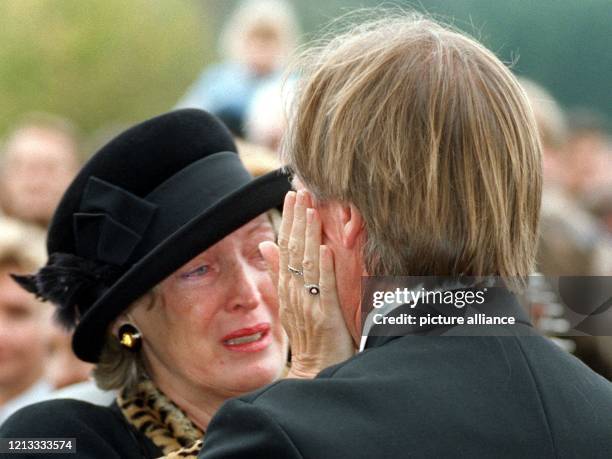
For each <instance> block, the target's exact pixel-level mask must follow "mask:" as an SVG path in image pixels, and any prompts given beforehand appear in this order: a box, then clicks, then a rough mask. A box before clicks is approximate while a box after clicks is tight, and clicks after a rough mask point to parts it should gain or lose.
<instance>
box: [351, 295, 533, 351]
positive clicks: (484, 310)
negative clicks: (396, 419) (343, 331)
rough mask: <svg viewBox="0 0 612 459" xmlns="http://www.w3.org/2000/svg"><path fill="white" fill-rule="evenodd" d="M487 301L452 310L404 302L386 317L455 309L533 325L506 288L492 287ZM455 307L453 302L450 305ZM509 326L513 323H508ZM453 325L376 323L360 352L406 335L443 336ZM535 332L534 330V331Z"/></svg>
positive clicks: (461, 313) (462, 313) (524, 324)
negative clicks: (513, 319) (386, 324)
mask: <svg viewBox="0 0 612 459" xmlns="http://www.w3.org/2000/svg"><path fill="white" fill-rule="evenodd" d="M485 298H486V301H485V302H484V303H483V304H481V305H471V306H469V307H465V308H461V309H458V308H454V307H452V308H451V309H449V305H440V304H421V305H420V307H419V308H412V307H411V305H410V304H402V305H399V306H397V307H396V308H393V309H391V310H390V311H388V312H387V313H386V314H385V316H386V317H387V316H397V317H399V316H400V315H401V314H405V313H408V314H412V315H417V316H422V315H427V314H431V315H449V311H452V312H453V313H454V315H461V316H466V315H470V314H485V315H487V316H488V317H500V316H506V317H510V316H512V317H514V318H515V321H516V323H517V324H520V325H523V326H527V327H533V325H532V324H531V322H530V321H529V317H528V315H527V312H526V311H525V310H524V308H523V307H522V306H521V305H520V304H519V302H518V300H517V298H516V296H515V295H514V294H513V293H512V292H510V291H509V290H507V289H505V288H499V287H496V288H489V289H488V292H487V294H486V295H485ZM451 306H452V305H451ZM508 327H510V326H508ZM452 328H453V326H446V325H429V326H425V327H416V326H414V327H411V326H409V325H403V326H395V327H394V326H386V327H383V326H381V325H375V326H373V327H372V328H370V329H369V331H368V333H367V335H365V336H363V337H362V339H361V346H360V348H359V350H360V351H363V350H365V349H371V348H375V347H379V346H383V345H385V344H387V343H388V342H390V341H392V340H394V339H397V338H401V337H402V336H407V335H416V336H437V335H443V334H445V333H446V332H448V331H449V330H450V329H452ZM534 333H535V331H534Z"/></svg>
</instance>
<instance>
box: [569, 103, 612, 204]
mask: <svg viewBox="0 0 612 459" xmlns="http://www.w3.org/2000/svg"><path fill="white" fill-rule="evenodd" d="M609 142H610V139H609V136H608V134H607V132H606V121H605V119H604V117H603V115H600V114H599V113H597V112H595V111H593V110H588V109H584V108H583V109H576V110H573V111H571V112H570V114H569V135H568V143H567V170H568V178H567V179H568V190H569V191H570V193H572V194H573V195H574V196H575V197H576V199H578V200H580V201H585V202H588V200H589V198H590V197H591V196H592V195H596V194H598V193H599V192H601V191H604V190H609V189H610V188H611V187H612V152H611V151H610V146H609Z"/></svg>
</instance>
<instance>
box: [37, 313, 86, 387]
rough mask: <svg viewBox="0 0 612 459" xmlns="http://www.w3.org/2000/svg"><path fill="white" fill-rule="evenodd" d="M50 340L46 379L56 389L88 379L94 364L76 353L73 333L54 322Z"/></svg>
mask: <svg viewBox="0 0 612 459" xmlns="http://www.w3.org/2000/svg"><path fill="white" fill-rule="evenodd" d="M49 341H50V348H51V349H50V354H49V356H48V358H47V364H46V366H45V379H46V380H47V381H48V382H49V383H50V384H51V385H52V386H53V387H55V388H56V389H59V388H61V387H65V386H69V385H71V384H76V383H79V382H82V381H86V380H87V379H88V378H89V376H90V374H91V370H92V369H93V365H92V364H91V363H87V362H83V361H82V360H79V359H78V358H77V356H76V355H74V352H73V351H72V333H70V332H68V331H66V330H65V329H64V328H63V327H62V326H61V325H59V324H55V323H53V324H52V325H51V330H50V338H49Z"/></svg>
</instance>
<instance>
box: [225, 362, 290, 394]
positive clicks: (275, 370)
mask: <svg viewBox="0 0 612 459" xmlns="http://www.w3.org/2000/svg"><path fill="white" fill-rule="evenodd" d="M284 368H285V363H284V361H283V362H282V364H281V363H279V362H258V363H257V364H253V365H245V366H243V367H242V368H239V369H237V378H236V381H235V384H233V385H234V386H235V388H236V390H238V391H241V392H251V391H254V390H257V389H259V388H260V387H263V386H265V385H267V384H270V383H272V382H274V381H276V380H277V379H279V378H280V377H281V376H282V374H283V371H284Z"/></svg>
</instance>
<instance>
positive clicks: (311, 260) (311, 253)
mask: <svg viewBox="0 0 612 459" xmlns="http://www.w3.org/2000/svg"><path fill="white" fill-rule="evenodd" d="M320 245H321V220H319V215H318V213H317V211H316V210H315V209H306V240H305V242H304V260H303V261H302V266H303V268H304V283H305V284H318V283H319V248H320Z"/></svg>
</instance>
